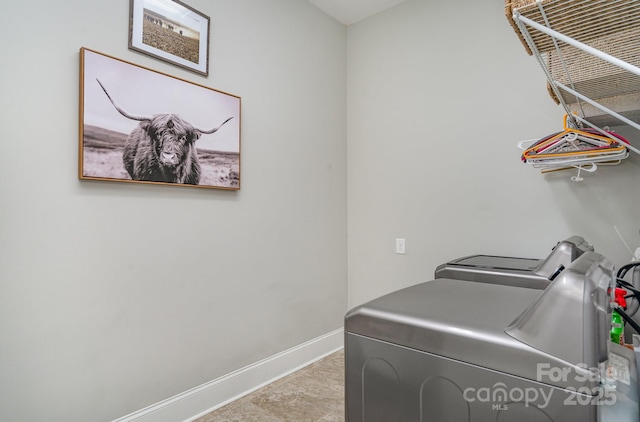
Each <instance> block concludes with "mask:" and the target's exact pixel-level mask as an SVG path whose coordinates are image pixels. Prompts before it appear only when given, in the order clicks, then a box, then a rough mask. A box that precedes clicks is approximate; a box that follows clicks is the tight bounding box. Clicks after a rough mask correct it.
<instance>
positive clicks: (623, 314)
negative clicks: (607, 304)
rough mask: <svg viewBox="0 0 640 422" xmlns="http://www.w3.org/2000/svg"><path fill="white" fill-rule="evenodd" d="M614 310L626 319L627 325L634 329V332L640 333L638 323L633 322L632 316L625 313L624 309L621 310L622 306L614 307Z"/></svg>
mask: <svg viewBox="0 0 640 422" xmlns="http://www.w3.org/2000/svg"><path fill="white" fill-rule="evenodd" d="M614 311H615V312H617V313H618V314H620V316H621V317H622V318H623V319H624V320H625V321H627V323H628V324H629V325H631V327H632V328H633V329H634V330H636V333H638V334H640V325H638V323H637V322H635V321H634V320H633V318H631V317H630V316H629V315H627V313H626V312H625V311H623V310H622V308H616V309H614Z"/></svg>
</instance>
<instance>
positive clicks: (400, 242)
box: [396, 239, 405, 255]
mask: <svg viewBox="0 0 640 422" xmlns="http://www.w3.org/2000/svg"><path fill="white" fill-rule="evenodd" d="M404 252H405V243H404V239H396V253H397V254H401V255H404Z"/></svg>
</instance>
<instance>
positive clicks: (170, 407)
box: [113, 328, 344, 422]
mask: <svg viewBox="0 0 640 422" xmlns="http://www.w3.org/2000/svg"><path fill="white" fill-rule="evenodd" d="M343 346H344V330H343V329H342V328H339V329H337V330H335V331H332V332H330V333H327V334H325V335H322V336H320V337H317V338H315V339H312V340H309V341H307V342H305V343H302V344H300V345H298V346H295V347H292V348H291V349H288V350H285V351H283V352H280V353H278V354H276V355H273V356H271V357H268V358H266V359H263V360H261V361H259V362H256V363H254V364H251V365H249V366H246V367H244V368H241V369H238V370H237V371H234V372H231V373H230V374H227V375H224V376H222V377H220V378H217V379H215V380H213V381H210V382H208V383H206V384H203V385H201V386H199V387H196V388H193V389H191V390H189V391H185V392H184V393H180V394H178V395H176V396H174V397H171V398H169V399H167V400H163V401H161V402H159V403H156V404H154V405H151V406H149V407H146V408H144V409H141V410H138V411H137V412H133V413H131V414H129V415H127V416H124V417H122V418H119V419H116V420H114V421H113V422H176V421H184V422H187V421H189V422H190V421H193V420H195V419H197V418H199V417H201V416H204V415H206V414H207V413H210V412H212V411H213V410H215V409H217V408H219V407H222V406H224V405H225V404H228V403H230V402H232V401H234V400H237V399H239V398H240V397H242V396H245V395H247V394H249V393H251V392H253V391H255V390H257V389H259V388H261V387H264V386H265V385H267V384H270V383H272V382H273V381H276V380H278V379H280V378H282V377H284V376H286V375H289V374H291V373H292V372H295V371H297V370H299V369H301V368H303V367H305V366H307V365H309V364H311V363H313V362H315V361H317V360H319V359H322V358H323V357H325V356H328V355H330V354H331V353H334V352H336V351H338V350H340V349H342V347H343Z"/></svg>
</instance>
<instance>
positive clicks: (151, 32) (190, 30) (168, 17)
mask: <svg viewBox="0 0 640 422" xmlns="http://www.w3.org/2000/svg"><path fill="white" fill-rule="evenodd" d="M129 9H130V10H129V48H130V49H131V50H135V51H138V52H141V53H144V54H147V55H149V56H152V57H155V58H157V59H160V60H164V61H166V62H169V63H172V64H174V65H176V66H180V67H183V68H185V69H189V70H191V71H193V72H196V73H199V74H201V75H204V76H208V75H209V32H210V24H211V22H210V19H209V17H208V16H206V15H204V14H202V13H200V12H198V11H197V10H195V9H194V8H192V7H190V6H188V5H186V4H184V3H182V2H181V1H178V0H130V8H129Z"/></svg>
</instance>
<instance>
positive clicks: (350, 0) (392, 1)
mask: <svg viewBox="0 0 640 422" xmlns="http://www.w3.org/2000/svg"><path fill="white" fill-rule="evenodd" d="M405 1H407V0H309V3H311V4H313V5H315V6H316V7H318V8H319V9H321V10H322V11H324V12H325V13H326V14H328V15H330V16H332V17H333V18H335V19H336V20H338V21H339V22H342V23H343V24H345V25H351V24H352V23H356V22H358V21H361V20H362V19H364V18H368V17H369V16H372V15H375V14H376V13H378V12H382V11H383V10H385V9H388V8H390V7H393V6H395V5H397V4H400V3H404V2H405Z"/></svg>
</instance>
